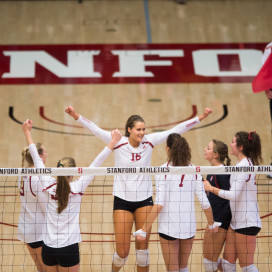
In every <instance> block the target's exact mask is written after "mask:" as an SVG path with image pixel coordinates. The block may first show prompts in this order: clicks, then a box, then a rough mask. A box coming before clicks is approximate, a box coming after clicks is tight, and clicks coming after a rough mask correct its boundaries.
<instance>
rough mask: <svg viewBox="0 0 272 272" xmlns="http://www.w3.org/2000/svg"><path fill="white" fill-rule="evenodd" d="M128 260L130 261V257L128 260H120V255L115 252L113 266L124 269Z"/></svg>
mask: <svg viewBox="0 0 272 272" xmlns="http://www.w3.org/2000/svg"><path fill="white" fill-rule="evenodd" d="M127 259H128V256H127V257H126V258H120V257H119V256H118V254H117V253H116V252H115V253H114V254H113V256H112V264H113V265H115V266H117V267H122V266H124V265H125V263H126V261H127Z"/></svg>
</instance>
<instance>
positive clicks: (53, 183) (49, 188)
mask: <svg viewBox="0 0 272 272" xmlns="http://www.w3.org/2000/svg"><path fill="white" fill-rule="evenodd" d="M56 184H57V183H53V184H51V185H50V186H48V187H46V188H45V189H43V192H44V191H46V190H48V189H50V188H51V187H53V186H54V185H56Z"/></svg>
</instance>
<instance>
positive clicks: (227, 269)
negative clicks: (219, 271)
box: [222, 259, 236, 272]
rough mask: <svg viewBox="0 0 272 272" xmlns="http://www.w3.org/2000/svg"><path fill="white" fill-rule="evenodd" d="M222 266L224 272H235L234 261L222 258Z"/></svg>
mask: <svg viewBox="0 0 272 272" xmlns="http://www.w3.org/2000/svg"><path fill="white" fill-rule="evenodd" d="M222 267H223V271H224V272H236V263H234V264H232V263H230V262H228V261H227V260H225V259H222Z"/></svg>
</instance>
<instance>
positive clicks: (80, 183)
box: [71, 147, 111, 193]
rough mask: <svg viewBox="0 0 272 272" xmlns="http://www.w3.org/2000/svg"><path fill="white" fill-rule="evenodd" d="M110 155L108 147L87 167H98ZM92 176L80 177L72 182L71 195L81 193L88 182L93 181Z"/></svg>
mask: <svg viewBox="0 0 272 272" xmlns="http://www.w3.org/2000/svg"><path fill="white" fill-rule="evenodd" d="M110 154H111V150H110V149H109V148H108V147H105V148H104V149H103V150H102V151H101V152H100V153H99V155H98V156H97V157H96V158H95V159H94V161H93V162H92V163H91V164H90V166H89V167H99V166H100V165H101V164H102V163H103V162H104V161H105V160H106V158H107V157H108V156H109V155H110ZM93 178H94V175H87V176H81V177H80V178H79V179H77V180H76V181H74V182H73V183H72V184H71V188H72V191H73V193H83V192H84V191H85V190H86V188H87V187H88V185H89V184H90V182H91V181H92V180H93Z"/></svg>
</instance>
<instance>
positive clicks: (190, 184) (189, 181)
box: [134, 133, 221, 272]
mask: <svg viewBox="0 0 272 272" xmlns="http://www.w3.org/2000/svg"><path fill="white" fill-rule="evenodd" d="M166 153H167V156H168V162H167V163H165V164H164V165H162V167H168V166H170V167H171V166H188V167H193V165H192V164H191V149H190V147H189V144H188V142H187V141H186V140H185V138H183V137H181V136H180V135H179V134H176V133H173V134H170V135H169V136H168V138H167V141H166ZM155 178H156V199H155V205H154V206H153V208H152V209H151V211H150V213H149V215H148V217H147V220H146V223H145V224H144V225H143V226H142V227H141V229H140V230H138V231H136V232H135V233H134V235H135V236H137V240H140V241H141V240H145V237H146V234H147V232H149V231H150V229H151V226H152V224H153V222H154V221H155V219H156V218H157V216H158V215H159V218H158V224H159V226H158V232H159V236H160V243H161V249H162V253H163V258H164V262H165V265H166V270H167V271H171V272H188V271H189V270H188V259H189V257H190V254H191V250H192V246H193V241H194V236H195V234H196V216H195V195H197V197H198V200H199V202H200V204H201V206H202V209H203V211H204V213H205V215H206V218H207V221H208V226H207V228H208V229H209V230H210V231H211V232H212V231H217V230H218V226H219V225H220V224H221V223H220V222H214V220H213V215H212V209H211V207H210V203H209V201H208V199H207V196H206V193H205V191H204V187H203V182H202V177H201V175H195V174H194V175H192V174H185V175H158V176H156V177H155Z"/></svg>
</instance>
